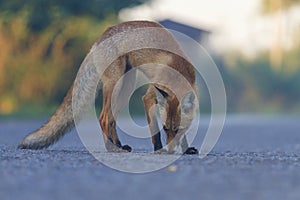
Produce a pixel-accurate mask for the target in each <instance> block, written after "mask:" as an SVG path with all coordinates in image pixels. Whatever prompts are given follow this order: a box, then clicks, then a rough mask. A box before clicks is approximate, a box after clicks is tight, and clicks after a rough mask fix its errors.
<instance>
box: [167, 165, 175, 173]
mask: <svg viewBox="0 0 300 200" xmlns="http://www.w3.org/2000/svg"><path fill="white" fill-rule="evenodd" d="M167 171H169V172H175V171H177V166H176V165H170V166H169V167H167Z"/></svg>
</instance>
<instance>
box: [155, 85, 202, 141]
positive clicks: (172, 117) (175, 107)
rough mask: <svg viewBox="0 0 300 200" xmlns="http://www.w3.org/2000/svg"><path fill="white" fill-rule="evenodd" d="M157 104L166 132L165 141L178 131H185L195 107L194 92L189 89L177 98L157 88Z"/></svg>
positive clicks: (193, 114) (192, 116) (192, 117)
mask: <svg viewBox="0 0 300 200" xmlns="http://www.w3.org/2000/svg"><path fill="white" fill-rule="evenodd" d="M157 90H158V91H159V92H158V95H157V104H158V108H159V114H160V116H161V119H162V125H163V129H164V131H165V133H166V134H167V143H169V142H171V140H172V139H173V138H174V137H175V136H176V134H177V133H178V132H179V131H184V132H185V131H187V129H188V128H189V127H190V125H191V123H192V121H193V119H194V116H195V114H196V109H197V105H198V103H197V100H196V96H195V93H194V92H193V91H189V92H187V93H186V94H184V95H183V97H182V98H181V99H180V100H178V98H177V97H176V96H175V95H173V94H170V93H167V92H165V91H163V90H161V89H159V88H157Z"/></svg>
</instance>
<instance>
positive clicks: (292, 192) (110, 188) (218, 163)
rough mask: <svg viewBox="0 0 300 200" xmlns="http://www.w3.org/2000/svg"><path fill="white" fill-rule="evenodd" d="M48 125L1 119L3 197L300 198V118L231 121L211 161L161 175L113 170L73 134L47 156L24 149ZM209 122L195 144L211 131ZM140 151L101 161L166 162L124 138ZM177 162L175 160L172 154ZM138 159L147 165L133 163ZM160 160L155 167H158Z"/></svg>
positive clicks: (180, 164) (191, 159)
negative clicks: (32, 133) (22, 145)
mask: <svg viewBox="0 0 300 200" xmlns="http://www.w3.org/2000/svg"><path fill="white" fill-rule="evenodd" d="M43 122H44V120H13V119H1V120H0V199H1V200H7V199H31V200H34V199H46V200H47V199H49V200H50V199H123V200H126V199H149V200H153V199H243V200H248V199H249V200H253V199H257V200H258V199H259V200H261V199H272V200H273V199H278V200H279V199H280V200H282V199H295V200H296V199H300V117H297V116H243V115H231V116H227V119H226V123H225V127H224V130H223V133H222V135H221V137H220V139H219V141H218V143H217V145H216V146H215V148H214V149H213V151H212V152H211V153H210V154H209V155H208V156H207V157H205V158H203V159H201V158H199V157H198V156H195V155H184V156H182V157H180V158H179V159H178V160H177V161H175V162H174V163H171V164H170V165H169V166H167V167H164V168H162V169H160V170H158V171H154V172H149V173H142V174H132V173H124V172H120V171H117V170H115V169H111V168H109V167H107V166H105V165H104V164H102V163H101V162H99V161H98V160H97V159H96V158H95V157H93V155H91V154H90V153H89V152H88V151H87V150H86V148H85V147H84V146H83V145H82V143H81V140H80V139H79V136H78V134H77V133H76V132H75V131H73V132H71V133H70V134H68V135H66V136H65V137H64V138H62V139H61V140H60V141H59V142H58V143H56V144H55V145H53V146H51V147H50V148H49V149H46V150H38V151H34V150H19V149H16V146H17V144H18V143H19V141H20V140H21V139H22V138H23V137H24V136H25V135H26V134H27V133H28V132H30V131H33V130H35V129H37V128H38V127H39V126H40V125H42V124H43ZM208 122H209V120H208V118H207V117H204V118H203V119H202V121H201V123H200V124H201V125H200V130H199V133H198V135H197V136H196V138H195V140H194V142H193V146H196V147H197V148H200V146H201V143H202V140H203V135H204V133H205V130H206V129H207V126H208ZM121 140H122V142H123V143H127V144H129V145H131V146H132V147H133V148H134V149H136V150H135V151H134V152H133V153H128V154H124V153H115V154H111V153H105V152H101V153H100V154H101V156H102V157H103V158H105V159H106V160H109V161H111V162H113V163H117V164H119V165H120V166H126V167H129V168H130V167H131V168H134V167H136V165H137V164H139V165H140V164H144V165H145V166H151V165H155V162H157V163H160V162H162V161H163V160H164V159H165V158H166V156H168V155H161V156H160V155H156V154H151V153H147V151H150V150H151V149H152V146H151V142H150V139H147V140H143V142H137V140H135V139H130V137H124V136H121ZM170 156H171V155H170ZM132 158H135V159H138V160H139V162H137V163H133V162H132V160H131V159H132ZM153 158H154V160H155V162H153Z"/></svg>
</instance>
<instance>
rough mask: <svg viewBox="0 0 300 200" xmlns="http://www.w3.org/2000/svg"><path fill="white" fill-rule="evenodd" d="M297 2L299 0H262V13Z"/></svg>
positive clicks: (299, 2)
mask: <svg viewBox="0 0 300 200" xmlns="http://www.w3.org/2000/svg"><path fill="white" fill-rule="evenodd" d="M299 4H300V0H262V11H263V12H264V13H273V12H276V11H278V10H281V9H287V8H289V7H291V6H294V5H299Z"/></svg>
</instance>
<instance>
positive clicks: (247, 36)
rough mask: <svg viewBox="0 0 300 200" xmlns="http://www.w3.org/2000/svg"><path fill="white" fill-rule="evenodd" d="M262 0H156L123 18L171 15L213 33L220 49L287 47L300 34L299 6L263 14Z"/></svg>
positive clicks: (248, 50) (124, 12)
mask: <svg viewBox="0 0 300 200" xmlns="http://www.w3.org/2000/svg"><path fill="white" fill-rule="evenodd" d="M260 2H261V0H247V1H246V0H244V1H241V0H226V1H224V0H210V1H207V0H153V1H152V2H150V3H148V4H144V5H141V6H138V7H135V8H130V9H124V10H122V11H121V12H120V14H119V17H120V19H121V20H122V21H127V20H137V19H140V20H141V19H147V20H156V21H157V20H161V19H165V18H170V19H173V20H176V21H179V22H183V23H186V24H189V25H192V26H195V27H199V28H203V29H207V30H209V31H211V32H212V35H211V38H210V42H211V44H212V46H213V47H214V48H215V49H217V50H218V51H220V52H224V51H226V50H228V49H231V50H238V51H242V52H244V53H245V54H248V55H253V54H255V53H256V52H259V51H260V50H265V49H269V48H271V47H273V46H274V45H280V46H282V48H285V49H288V48H291V47H292V46H293V44H294V43H295V34H296V33H297V32H298V33H300V7H293V8H291V9H288V10H287V11H284V12H282V13H274V14H269V15H264V14H262V12H261V3H260Z"/></svg>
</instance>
